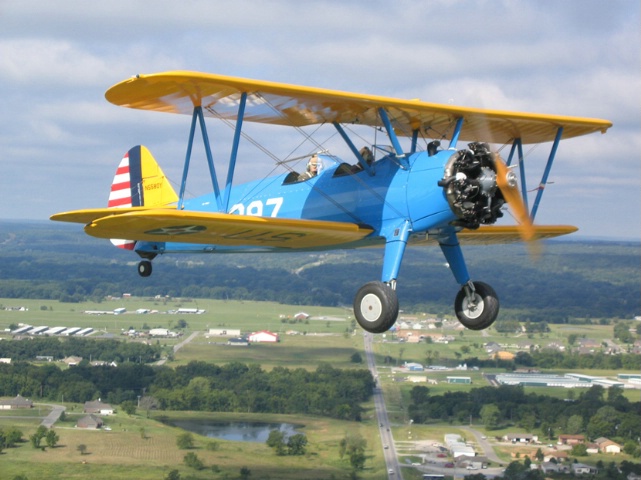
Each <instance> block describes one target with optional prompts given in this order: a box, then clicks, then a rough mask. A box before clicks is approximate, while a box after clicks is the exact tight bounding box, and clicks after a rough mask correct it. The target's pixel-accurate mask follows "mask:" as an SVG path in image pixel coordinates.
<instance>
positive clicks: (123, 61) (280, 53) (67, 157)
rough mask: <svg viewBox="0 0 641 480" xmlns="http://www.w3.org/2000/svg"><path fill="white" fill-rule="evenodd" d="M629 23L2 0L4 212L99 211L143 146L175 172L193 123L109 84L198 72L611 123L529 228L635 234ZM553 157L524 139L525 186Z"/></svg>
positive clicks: (583, 1)
mask: <svg viewBox="0 0 641 480" xmlns="http://www.w3.org/2000/svg"><path fill="white" fill-rule="evenodd" d="M152 5H153V11H151V6H152ZM640 25H641V19H640V6H639V2H638V0H614V1H611V2H603V1H597V0H565V1H553V0H543V1H540V0H536V1H535V0H530V1H525V0H503V1H501V0H485V1H483V0H479V1H463V0H460V1H457V0H430V1H417V0H400V1H394V2H392V1H382V0H378V1H368V2H362V1H355V0H352V1H349V0H342V1H331V0H327V1H314V2H300V1H294V0H273V1H270V0H266V1H243V0H240V1H234V2H223V1H217V0H213V1H207V0H203V1H187V2H176V1H167V0H159V1H154V2H143V1H136V0H127V1H121V0H115V1H110V2H102V3H101V4H99V3H97V2H86V1H80V0H78V1H76V0H69V1H63V2H41V1H33V0H17V1H14V0H4V1H0V107H1V108H0V116H1V125H2V129H0V192H1V194H2V199H3V201H2V206H0V219H40V220H45V219H47V218H48V217H49V216H50V215H51V214H53V213H56V212H59V211H66V210H74V209H79V208H93V207H102V206H105V205H106V201H107V196H108V191H109V187H110V184H111V180H112V177H113V173H114V170H115V168H116V166H117V164H118V162H119V160H120V158H121V157H122V154H123V153H124V152H126V151H127V150H128V149H129V148H130V147H131V146H133V145H136V144H140V143H142V144H144V145H146V146H147V147H148V148H149V149H150V150H151V151H152V152H153V153H154V155H155V156H156V158H157V159H158V161H159V163H160V164H161V166H162V167H163V168H164V170H165V172H166V173H167V174H168V175H169V176H170V177H172V178H173V179H174V180H176V181H178V180H179V179H180V172H181V168H182V161H183V159H184V155H185V146H186V140H187V133H188V129H189V118H188V117H182V116H175V115H160V114H152V113H148V112H137V111H133V110H128V109H122V108H118V107H115V106H113V105H111V104H109V103H108V102H107V101H106V100H105V99H104V92H105V90H106V89H107V88H109V87H110V86H111V85H113V84H115V83H118V82H120V81H121V80H124V79H126V78H128V77H130V76H132V75H135V74H137V73H153V72H159V71H165V70H197V71H204V72H211V73H219V74H224V75H236V76H243V77H248V78H256V79H261V80H271V81H280V82H286V83H293V84H299V85H309V86H316V87H323V88H331V89H337V90H345V91H352V92H359V93H369V94H375V95H387V96H393V97H400V98H421V99H422V100H425V101H429V102H439V103H451V104H457V105H466V106H474V107H481V108H493V109H504V110H518V111H527V112H536V113H550V114H561V115H572V116H586V117H596V118H604V119H607V120H610V121H612V122H613V123H614V127H613V128H611V129H610V130H609V132H608V133H607V134H606V135H600V134H595V135H591V136H587V137H581V138H578V139H572V140H568V141H564V142H562V143H561V145H560V148H559V152H558V155H557V161H556V163H555V167H554V169H553V170H552V174H551V176H550V181H551V182H553V183H552V184H551V185H550V186H549V187H548V188H547V189H546V193H545V195H544V198H543V202H542V204H541V206H540V209H539V213H538V217H537V221H538V223H553V224H574V225H577V226H578V227H579V228H580V232H579V234H578V235H585V236H599V237H608V238H625V239H637V240H638V239H639V238H640V237H641V188H640V187H641V158H640V154H639V152H640V151H641V109H640V108H639V105H640V103H639V101H640V100H641V95H640V93H641V47H640V45H641V33H640V32H641V27H640ZM214 131H215V130H214ZM272 133H273V132H271V133H270V134H269V135H265V134H263V137H272V138H273V135H272ZM258 136H259V137H260V136H261V134H260V133H258ZM289 139H290V137H289V136H288V134H287V133H283V140H281V143H282V142H283V141H284V140H289ZM212 142H214V143H215V139H212ZM267 143H268V142H267ZM268 146H269V145H268ZM215 148H216V145H215V146H214V149H215ZM548 151H549V145H541V146H539V147H537V148H535V149H534V150H530V149H529V148H526V155H527V161H528V162H529V163H528V168H529V170H528V173H529V172H530V171H531V172H532V173H533V174H534V175H535V176H536V179H534V178H532V179H528V181H529V182H530V186H532V187H535V186H536V184H537V182H538V178H539V177H540V173H537V169H538V168H539V167H538V166H539V165H542V163H543V162H545V160H546V158H547V152H548ZM227 152H228V151H227V150H224V153H225V154H227ZM215 155H216V152H215ZM239 161H240V163H239V167H238V170H239V174H240V175H239V177H240V179H242V180H248V179H250V178H252V176H254V175H256V174H260V173H267V172H268V171H270V170H271V169H272V166H273V165H272V163H271V162H272V160H271V159H269V158H264V156H262V157H261V156H259V155H257V154H256V151H253V152H247V153H245V154H244V156H242V157H241V158H240V159H239ZM530 165H531V167H530ZM223 178H224V177H223ZM190 181H191V178H190ZM191 188H193V190H194V194H199V193H205V191H204V190H206V189H211V185H210V184H208V183H206V182H204V181H201V180H200V179H199V178H198V177H196V178H195V180H194V181H193V183H192V184H190V191H191ZM203 189H204V190H203ZM575 235H576V234H575Z"/></svg>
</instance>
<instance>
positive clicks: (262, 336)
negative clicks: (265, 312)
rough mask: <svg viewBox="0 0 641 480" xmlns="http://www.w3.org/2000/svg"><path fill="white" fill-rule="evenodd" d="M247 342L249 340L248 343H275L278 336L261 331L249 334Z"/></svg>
mask: <svg viewBox="0 0 641 480" xmlns="http://www.w3.org/2000/svg"><path fill="white" fill-rule="evenodd" d="M247 340H249V342H250V343H276V342H278V335H277V334H276V333H272V332H269V331H267V330H262V331H260V332H254V333H252V334H250V335H249V337H248V338H247Z"/></svg>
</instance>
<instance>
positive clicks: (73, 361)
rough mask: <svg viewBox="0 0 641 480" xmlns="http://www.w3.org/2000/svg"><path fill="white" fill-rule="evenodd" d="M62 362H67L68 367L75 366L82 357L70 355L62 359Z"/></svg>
mask: <svg viewBox="0 0 641 480" xmlns="http://www.w3.org/2000/svg"><path fill="white" fill-rule="evenodd" d="M62 361H63V362H64V363H66V364H67V366H68V367H75V366H76V365H78V364H79V363H80V362H82V357H77V356H74V355H72V356H70V357H67V358H65V359H63V360H62Z"/></svg>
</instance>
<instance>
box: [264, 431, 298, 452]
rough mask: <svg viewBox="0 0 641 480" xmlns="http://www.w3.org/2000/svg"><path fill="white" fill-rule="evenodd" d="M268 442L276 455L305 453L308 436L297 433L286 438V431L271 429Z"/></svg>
mask: <svg viewBox="0 0 641 480" xmlns="http://www.w3.org/2000/svg"><path fill="white" fill-rule="evenodd" d="M266 443H267V446H268V447H270V448H272V449H273V450H274V452H276V455H305V453H306V452H307V437H306V436H305V434H303V433H296V434H294V435H291V436H290V437H289V438H287V439H285V432H282V431H280V430H271V431H270V432H269V437H268V438H267V442H266Z"/></svg>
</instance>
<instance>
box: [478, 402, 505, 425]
mask: <svg viewBox="0 0 641 480" xmlns="http://www.w3.org/2000/svg"><path fill="white" fill-rule="evenodd" d="M480 413H481V421H482V422H483V425H485V428H487V429H488V430H493V429H495V428H497V427H498V426H499V420H500V419H501V411H500V410H499V407H497V406H496V405H495V404H493V403H490V404H487V405H483V408H481V412H480Z"/></svg>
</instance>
